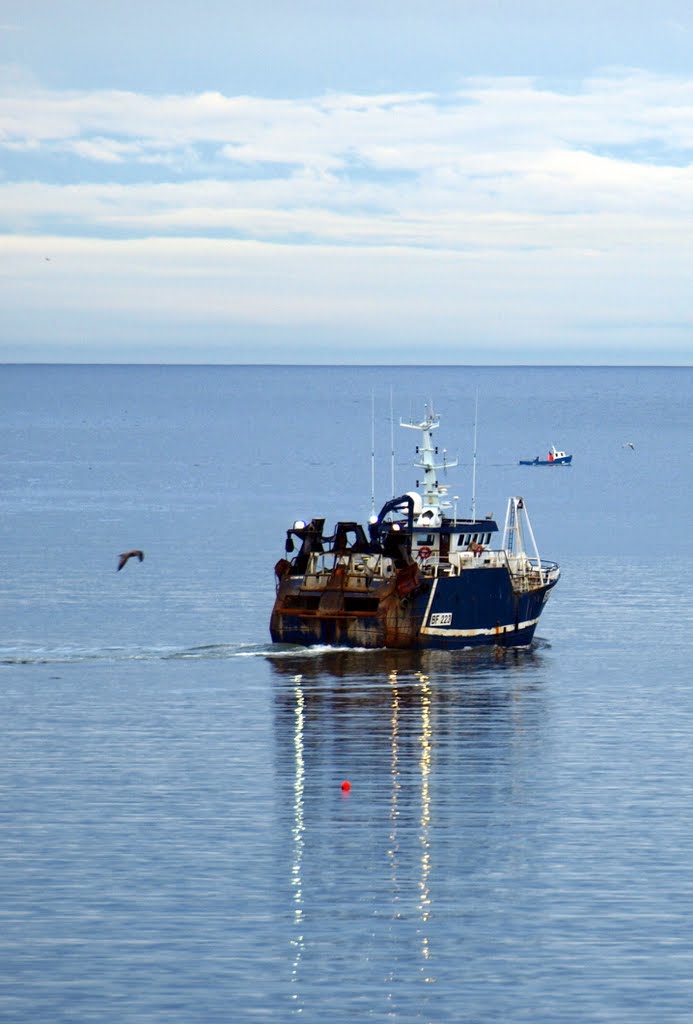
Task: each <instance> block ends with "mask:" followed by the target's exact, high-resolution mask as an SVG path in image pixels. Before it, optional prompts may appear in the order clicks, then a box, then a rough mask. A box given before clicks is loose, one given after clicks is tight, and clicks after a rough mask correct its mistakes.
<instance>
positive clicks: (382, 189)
mask: <svg viewBox="0 0 693 1024" xmlns="http://www.w3.org/2000/svg"><path fill="white" fill-rule="evenodd" d="M692 164H693V5H691V4H690V2H689V0H686V2H683V0H662V2H660V3H658V4H657V5H653V4H651V3H644V2H643V3H641V2H639V0H634V2H630V3H627V4H624V3H623V2H614V0H599V2H593V0H585V2H583V3H574V2H573V0H563V2H561V3H558V2H557V3H552V4H550V3H545V2H543V0H524V2H519V0H518V2H510V0H487V2H483V0H482V2H476V3H471V2H467V0H457V2H454V3H453V2H446V0H428V2H425V3H424V2H421V3H419V2H413V0H400V2H398V3H394V2H392V3H391V2H378V0H371V2H369V3H366V2H361V0H350V2H349V3H347V2H343V0H342V2H336V0H321V2H312V0H304V2H300V0H295V2H293V3H289V2H285V0H275V2H266V0H254V2H253V3H250V2H247V3H234V2H233V0H227V2H224V3H222V2H218V3H217V2H205V0H200V2H198V3H194V4H193V3H192V2H191V3H183V2H180V0H169V2H161V0H148V2H147V3H146V4H143V3H142V2H141V0H139V2H138V3H133V2H130V0H101V2H100V3H94V2H93V0H91V2H90V3H86V2H82V0H62V2H60V3H58V2H55V0H51V2H47V0H21V2H16V0H3V3H2V5H1V6H0V196H1V202H0V218H1V219H0V271H1V272H0V301H1V302H2V309H3V315H2V320H1V326H0V361H5V362H8V361H93V362H100V361H106V362H113V361H116V362H120V361H125V362H131V361H143V362H150V361H154V362H227V363H235V362H251V363H253V362H290V363H291V362H308V363H310V362H337V363H353V362H356V363H361V362H363V363H370V362H374V363H388V362H392V363H418V362H425V363H441V364H445V363H557V364H560V363H566V364H570V363H616V364H619V363H644V364H648V363H654V364H657V363H669V364H687V365H690V364H691V362H693V360H692V358H691V357H692V355H693V287H692V285H693V282H692V280H691V278H692V273H691V268H692V267H693V261H692V259H691V257H692V255H693V231H692V228H693V168H692Z"/></svg>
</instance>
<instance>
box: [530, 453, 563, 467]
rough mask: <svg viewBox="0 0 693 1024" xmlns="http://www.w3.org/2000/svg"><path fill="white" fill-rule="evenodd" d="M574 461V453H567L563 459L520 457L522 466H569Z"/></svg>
mask: <svg viewBox="0 0 693 1024" xmlns="http://www.w3.org/2000/svg"><path fill="white" fill-rule="evenodd" d="M572 461H573V456H572V455H565V456H563V458H561V459H520V465H521V466H569V465H570V463H571V462H572Z"/></svg>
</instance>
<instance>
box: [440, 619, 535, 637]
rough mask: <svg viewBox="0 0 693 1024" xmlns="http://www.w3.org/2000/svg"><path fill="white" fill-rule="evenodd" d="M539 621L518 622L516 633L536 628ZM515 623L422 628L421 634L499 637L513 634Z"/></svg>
mask: <svg viewBox="0 0 693 1024" xmlns="http://www.w3.org/2000/svg"><path fill="white" fill-rule="evenodd" d="M538 621H539V619H528V620H527V621H526V622H518V624H517V632H519V631H520V630H521V629H529V627H530V626H536V624H537V622H538ZM515 631H516V630H515V623H514V622H513V623H511V624H510V625H508V626H491V627H490V628H489V629H451V628H450V627H448V626H443V627H442V628H441V627H439V626H422V627H421V632H422V633H424V634H425V635H426V636H446V637H453V636H500V635H501V634H502V633H514V632H515Z"/></svg>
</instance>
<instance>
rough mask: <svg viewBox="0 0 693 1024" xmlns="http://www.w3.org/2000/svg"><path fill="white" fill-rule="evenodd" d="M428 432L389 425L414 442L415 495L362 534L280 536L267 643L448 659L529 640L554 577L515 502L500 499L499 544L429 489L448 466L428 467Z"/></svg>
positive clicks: (425, 426)
mask: <svg viewBox="0 0 693 1024" xmlns="http://www.w3.org/2000/svg"><path fill="white" fill-rule="evenodd" d="M439 424H440V420H439V417H438V416H437V415H435V414H434V413H433V412H432V411H430V412H427V414H426V415H425V417H424V419H423V420H422V421H421V422H413V421H412V422H401V423H400V426H402V427H408V428H410V429H413V430H418V431H419V432H420V435H421V440H420V443H419V445H417V448H416V452H417V456H418V458H417V460H416V462H415V463H414V465H415V466H416V467H418V468H419V469H421V470H423V482H422V486H421V490H420V491H408V492H407V493H405V494H402V495H400V496H399V497H394V498H392V499H390V500H389V501H387V502H385V504H384V505H383V507H382V509H381V510H380V512H379V514H378V515H373V516H371V518H370V520H369V521H368V523H367V525H366V526H365V527H364V526H363V525H362V524H360V523H358V522H353V521H344V522H338V523H337V524H336V526H335V528H334V531H333V532H332V533H331V534H330V535H329V536H328V535H327V534H326V533H325V520H324V519H311V520H310V521H307V520H297V521H296V522H294V523H293V525H292V526H291V527H290V528H289V529H288V530H287V531H286V543H285V554H286V556H287V557H284V558H281V559H280V560H279V561H278V562H277V564H276V565H275V576H276V599H275V602H274V606H273V609H272V615H271V619H270V634H271V637H272V641H273V642H274V643H285V644H301V645H304V646H311V645H315V644H325V645H329V646H340V647H352V648H354V647H359V648H381V647H385V648H401V649H412V648H414V649H416V648H421V649H423V648H450V649H455V648H464V647H475V646H479V645H499V646H503V647H524V646H528V645H529V644H530V643H531V642H532V639H533V637H534V631H535V629H536V626H537V622H538V621H539V616H540V615H541V612H542V609H543V608H544V605H545V604H546V601H547V599H548V597H549V594H550V593H551V591H552V589H553V588H554V587H555V585H556V583H557V582H558V578H559V575H560V569H559V567H558V565H557V564H556V563H555V562H549V561H545V560H543V559H541V558H540V557H539V552H538V550H537V545H536V542H535V539H534V534H533V531H532V527H531V525H530V522H529V517H528V515H527V509H526V507H525V503H524V501H523V499H522V498H521V497H511V498H510V499H509V500H508V506H507V512H506V517H505V526H504V530H503V534H502V538H501V541H500V544H498V539H499V536H500V531H499V529H498V524H497V523H496V522H495V521H494V519H493V517H492V516H486V517H485V518H483V519H480V518H477V516H476V514H475V513H474V512H473V514H472V516H471V518H458V516H457V510H456V508H455V509H454V510H453V508H452V504H451V502H450V501H449V499H448V488H447V486H443V485H441V483H440V482H439V479H438V477H439V473H440V471H441V470H447V469H449V468H452V467H453V466H455V465H457V461H456V460H455V461H453V462H448V461H447V459H446V457H444V458H443V461H442V462H441V461H440V459H439V458H438V448H437V447H436V446H435V445H434V443H433V433H434V431H435V430H436V429H437V428H438V427H439ZM417 487H419V481H417ZM472 508H473V509H474V501H473V502H472ZM451 512H452V514H451ZM526 541H527V542H529V543H530V544H531V551H532V553H531V554H528V553H527V552H526V551H525V542H526ZM297 548H298V550H296V549H297ZM295 551H296V553H295V554H294V552H295Z"/></svg>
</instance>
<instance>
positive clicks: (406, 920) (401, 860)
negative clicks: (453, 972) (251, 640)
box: [270, 649, 544, 1012]
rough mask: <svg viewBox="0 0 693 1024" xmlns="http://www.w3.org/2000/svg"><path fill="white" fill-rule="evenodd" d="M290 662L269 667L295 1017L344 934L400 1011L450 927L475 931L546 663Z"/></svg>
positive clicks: (483, 658)
mask: <svg viewBox="0 0 693 1024" xmlns="http://www.w3.org/2000/svg"><path fill="white" fill-rule="evenodd" d="M284 655H285V656H281V655H280V656H277V657H271V658H270V663H271V666H272V671H273V674H274V676H275V681H276V686H275V689H274V697H273V701H274V708H275V722H276V738H277V742H276V745H277V751H278V755H277V756H278V759H279V765H278V774H279V775H280V778H281V780H282V781H281V785H282V787H284V786H286V787H287V788H288V787H290V790H291V797H290V800H289V799H288V797H289V794H288V792H287V794H286V795H287V800H286V801H285V804H286V806H287V807H288V806H289V804H290V806H291V808H292V814H291V818H290V820H289V819H288V817H287V821H286V826H287V828H286V832H287V835H288V834H289V833H290V836H291V842H290V846H291V850H290V857H289V860H290V863H291V877H290V889H291V906H292V918H293V928H294V934H293V937H292V940H291V941H292V947H293V954H292V960H293V976H292V980H293V983H294V986H295V989H294V998H295V1000H296V1006H295V1009H296V1011H297V1012H298V1011H300V1009H301V1006H302V1001H303V1000H304V999H306V998H308V996H307V992H308V993H309V992H310V991H312V988H311V986H312V985H313V984H314V982H313V981H311V980H309V979H310V978H311V977H312V975H313V972H315V971H316V970H317V969H318V967H319V969H320V970H322V971H324V970H325V966H324V964H323V963H322V960H321V959H320V957H321V954H320V952H319V951H320V950H321V949H324V945H325V943H326V942H328V941H329V939H328V935H332V938H334V929H335V927H337V928H338V930H339V932H340V933H341V932H342V931H343V932H344V937H345V941H347V940H348V937H349V932H350V929H353V935H352V939H353V941H354V943H355V944H358V949H359V950H360V953H359V954H358V956H360V957H361V958H362V959H361V960H360V961H359V962H360V963H361V967H362V969H363V966H364V963H366V962H367V966H366V972H367V970H368V969H369V968H370V969H373V966H372V965H373V963H374V962H375V961H376V960H377V961H379V962H380V963H381V967H382V969H383V971H384V973H382V974H381V975H380V980H381V983H382V980H383V978H385V979H386V981H387V982H388V984H390V985H392V988H393V993H392V997H391V998H392V999H393V1000H395V1003H396V994H397V993H398V992H400V991H401V988H400V982H401V979H402V976H403V975H404V974H409V975H410V976H411V974H412V972H413V971H414V972H416V979H415V980H416V981H417V982H419V983H420V982H426V983H430V984H434V983H435V982H436V970H437V969H438V970H440V956H441V947H442V946H443V945H445V946H447V952H446V953H445V957H444V958H447V957H448V956H449V955H450V945H449V944H450V938H449V935H448V934H447V932H446V927H447V928H448V931H449V923H450V922H449V916H450V915H451V914H453V915H462V917H461V918H460V919H461V920H463V918H464V913H465V910H464V894H465V887H466V886H468V885H469V879H470V878H471V877H472V876H473V875H474V873H475V872H477V871H485V870H486V869H487V867H488V857H489V853H490V847H492V846H493V844H495V843H497V842H498V833H497V827H498V824H499V821H500V820H501V818H502V816H503V815H504V814H505V807H506V799H507V794H508V792H509V791H512V790H513V787H514V786H515V785H516V780H515V774H516V772H517V768H518V764H520V763H521V762H524V760H525V757H526V756H527V747H528V745H529V746H530V747H531V746H532V745H534V744H535V743H536V740H537V735H538V727H539V725H540V723H541V721H542V720H543V717H544V708H543V691H542V687H541V685H540V684H539V682H538V674H539V669H540V667H541V663H542V654H541V650H536V649H534V650H531V651H527V650H525V651H517V650H505V651H500V652H499V651H493V650H489V649H486V650H485V651H482V650H477V651H470V652H463V653H458V654H457V655H456V656H454V655H452V654H451V653H450V652H441V651H427V652H407V651H390V650H384V651H378V652H365V651H363V652H357V651H352V650H341V651H339V650H331V651H325V652H322V653H317V652H316V653H313V654H311V655H305V654H292V653H291V652H290V651H288V650H287V651H286V652H284ZM343 779H349V780H350V781H351V791H350V792H349V793H348V794H346V795H345V794H344V793H343V792H342V791H341V788H340V784H341V782H342V780H343ZM500 794H503V797H502V800H499V795H500ZM501 804H502V806H503V810H501V809H500V807H501ZM485 824H488V826H489V828H488V829H486V828H485V827H484V826H485ZM501 856H502V855H501ZM446 921H447V925H446V923H445V922H446ZM337 922H338V923H337ZM436 954H438V955H436ZM355 958H357V955H356V954H355ZM363 958H365V959H363ZM357 959H358V958H357ZM437 961H438V967H437V965H436V962H437ZM318 962H319V963H318ZM341 969H342V971H343V970H344V969H345V968H344V965H343V964H342V965H341ZM353 969H354V970H356V966H354V967H353ZM409 980H412V979H411V977H410V979H409ZM321 998H322V996H321ZM394 1009H396V1006H395V1005H394V1004H393V1010H394Z"/></svg>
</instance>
